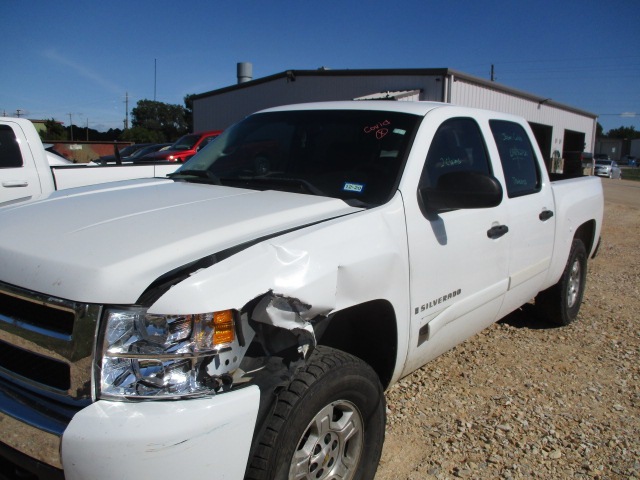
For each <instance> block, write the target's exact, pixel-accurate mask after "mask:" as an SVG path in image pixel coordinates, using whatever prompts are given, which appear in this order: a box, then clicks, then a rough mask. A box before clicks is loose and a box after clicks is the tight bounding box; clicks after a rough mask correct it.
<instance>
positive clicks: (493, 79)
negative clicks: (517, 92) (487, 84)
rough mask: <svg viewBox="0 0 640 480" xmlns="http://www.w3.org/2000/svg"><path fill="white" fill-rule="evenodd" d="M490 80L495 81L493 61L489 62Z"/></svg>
mask: <svg viewBox="0 0 640 480" xmlns="http://www.w3.org/2000/svg"><path fill="white" fill-rule="evenodd" d="M491 81H492V82H495V81H496V77H495V70H494V68H493V63H492V64H491Z"/></svg>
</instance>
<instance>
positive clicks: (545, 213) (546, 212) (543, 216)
mask: <svg viewBox="0 0 640 480" xmlns="http://www.w3.org/2000/svg"><path fill="white" fill-rule="evenodd" d="M551 217H553V212H552V211H551V210H543V211H541V212H540V215H538V218H539V219H540V220H542V221H543V222H544V221H545V220H549V219H550V218H551Z"/></svg>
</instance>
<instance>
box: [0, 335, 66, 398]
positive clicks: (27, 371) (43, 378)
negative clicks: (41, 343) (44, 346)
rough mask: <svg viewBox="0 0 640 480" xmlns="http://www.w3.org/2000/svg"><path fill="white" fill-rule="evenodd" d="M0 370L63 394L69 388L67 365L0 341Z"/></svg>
mask: <svg viewBox="0 0 640 480" xmlns="http://www.w3.org/2000/svg"><path fill="white" fill-rule="evenodd" d="M0 368H1V369H4V370H6V371H8V372H11V373H13V374H15V375H19V376H21V377H23V378H25V379H28V380H31V381H33V382H37V383H41V384H43V385H46V386H48V387H51V388H55V389H57V390H62V391H64V392H66V391H67V390H69V388H70V387H71V375H70V369H69V364H67V363H65V362H61V361H59V360H55V359H52V358H48V357H45V356H44V355H38V354H37V353H33V352H30V351H28V350H24V349H22V348H17V347H14V346H13V345H10V344H8V343H7V342H3V341H1V340H0Z"/></svg>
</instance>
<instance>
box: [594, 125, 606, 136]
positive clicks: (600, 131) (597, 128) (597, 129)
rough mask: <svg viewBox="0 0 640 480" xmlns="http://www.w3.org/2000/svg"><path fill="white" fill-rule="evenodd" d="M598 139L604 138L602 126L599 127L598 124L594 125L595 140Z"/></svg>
mask: <svg viewBox="0 0 640 480" xmlns="http://www.w3.org/2000/svg"><path fill="white" fill-rule="evenodd" d="M600 137H604V129H603V128H602V125H600V122H597V123H596V138H600Z"/></svg>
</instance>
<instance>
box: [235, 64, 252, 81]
mask: <svg viewBox="0 0 640 480" xmlns="http://www.w3.org/2000/svg"><path fill="white" fill-rule="evenodd" d="M251 80H253V64H251V63H249V62H240V63H238V83H239V84H240V83H245V82H250V81H251Z"/></svg>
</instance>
